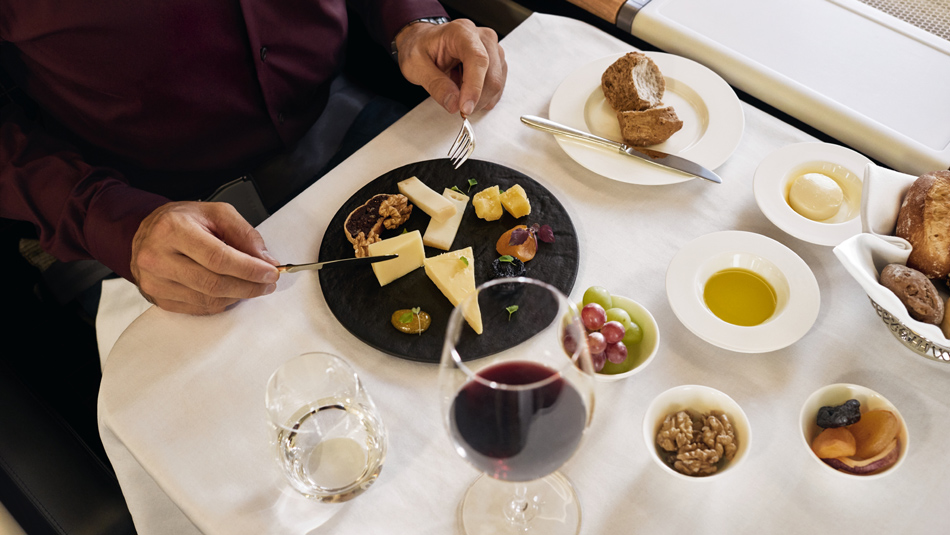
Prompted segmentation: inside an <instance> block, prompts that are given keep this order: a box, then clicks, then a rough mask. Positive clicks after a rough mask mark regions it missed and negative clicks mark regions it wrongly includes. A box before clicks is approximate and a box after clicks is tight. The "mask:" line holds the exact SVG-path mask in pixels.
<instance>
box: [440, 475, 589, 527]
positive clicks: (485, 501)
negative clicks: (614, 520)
mask: <svg viewBox="0 0 950 535" xmlns="http://www.w3.org/2000/svg"><path fill="white" fill-rule="evenodd" d="M518 485H523V486H524V487H525V490H526V491H527V492H526V493H525V494H524V501H523V502H522V503H521V506H519V507H518V508H517V509H518V510H520V511H522V512H523V515H512V512H513V511H512V503H513V500H515V499H516V496H517V494H516V492H517V490H516V489H517V486H518ZM512 516H515V517H521V516H523V518H515V519H512ZM458 520H459V528H460V529H461V531H462V533H464V534H465V535H487V534H505V533H511V534H514V533H517V534H533V533H537V534H542V533H543V534H544V535H577V534H578V533H580V530H581V504H580V501H578V499H577V493H576V492H574V486H573V485H571V482H570V481H568V479H567V478H566V477H564V476H563V475H561V474H560V473H558V472H554V473H553V474H550V475H548V476H546V477H543V478H541V479H536V480H534V481H526V482H523V483H513V482H509V481H499V480H497V479H494V478H492V477H489V476H486V475H481V476H479V477H478V479H476V480H475V482H474V483H472V485H471V486H470V487H469V488H468V490H467V491H466V492H465V497H464V498H462V503H461V504H459V511H458Z"/></svg>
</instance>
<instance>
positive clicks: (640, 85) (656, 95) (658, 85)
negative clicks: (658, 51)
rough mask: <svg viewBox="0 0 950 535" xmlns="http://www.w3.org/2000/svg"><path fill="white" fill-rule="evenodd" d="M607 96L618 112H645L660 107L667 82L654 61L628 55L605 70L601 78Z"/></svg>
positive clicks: (638, 54) (635, 54)
mask: <svg viewBox="0 0 950 535" xmlns="http://www.w3.org/2000/svg"><path fill="white" fill-rule="evenodd" d="M600 83H601V88H602V89H603V90H604V97H605V98H606V99H607V102H608V103H609V104H610V107H612V108H613V109H614V110H615V111H631V110H645V109H648V108H652V107H654V106H657V105H659V104H660V102H661V101H662V100H663V92H664V91H666V79H664V78H663V74H661V73H660V68H659V67H657V66H656V63H653V60H652V59H650V58H648V57H647V56H645V55H644V54H641V53H640V52H628V53H627V54H626V55H624V56H623V57H622V58H620V59H618V60H617V61H615V62H614V63H613V64H612V65H611V66H610V67H607V70H606V71H604V74H603V76H601V79H600Z"/></svg>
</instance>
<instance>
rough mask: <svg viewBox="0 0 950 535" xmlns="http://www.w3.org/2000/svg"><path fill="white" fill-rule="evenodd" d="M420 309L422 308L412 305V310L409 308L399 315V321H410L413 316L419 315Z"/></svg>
mask: <svg viewBox="0 0 950 535" xmlns="http://www.w3.org/2000/svg"><path fill="white" fill-rule="evenodd" d="M421 310H422V309H421V308H420V307H413V308H412V310H410V311H409V312H406V313H405V314H403V315H402V316H399V323H409V322H410V321H412V317H413V316H418V315H419V312H420V311H421Z"/></svg>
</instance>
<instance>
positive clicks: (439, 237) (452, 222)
mask: <svg viewBox="0 0 950 535" xmlns="http://www.w3.org/2000/svg"><path fill="white" fill-rule="evenodd" d="M442 196H443V197H445V198H446V199H448V200H449V202H451V203H452V204H453V205H455V215H453V216H452V217H450V218H448V219H446V220H445V221H441V222H440V221H436V220H435V219H431V220H429V226H428V227H426V233H425V234H423V236H422V243H424V244H425V245H428V246H429V247H435V248H436V249H442V250H443V251H448V250H449V249H451V248H452V242H453V241H455V234H456V233H457V232H458V230H459V224H461V223H462V214H464V213H465V207H466V206H468V195H465V194H464V193H459V192H457V191H452V190H450V189H449V188H445V191H443V192H442Z"/></svg>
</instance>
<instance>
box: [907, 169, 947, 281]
mask: <svg viewBox="0 0 950 535" xmlns="http://www.w3.org/2000/svg"><path fill="white" fill-rule="evenodd" d="M895 234H897V236H899V237H901V238H904V239H905V240H907V241H908V242H910V244H911V246H913V250H912V251H911V253H910V257H908V258H907V266H908V267H912V268H914V269H916V270H918V271H920V272H921V273H923V274H924V275H926V276H927V277H929V278H931V279H943V278H946V277H947V275H948V274H950V171H935V172H932V173H927V174H925V175H922V176H921V177H919V178H918V179H917V180H916V181H914V183H913V185H911V187H910V189H909V190H908V191H907V194H906V195H905V196H904V202H903V203H902V204H901V208H900V212H899V213H898V215H897V229H896V231H895Z"/></svg>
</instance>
